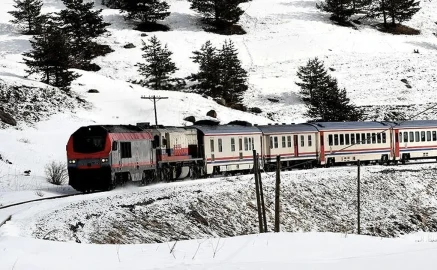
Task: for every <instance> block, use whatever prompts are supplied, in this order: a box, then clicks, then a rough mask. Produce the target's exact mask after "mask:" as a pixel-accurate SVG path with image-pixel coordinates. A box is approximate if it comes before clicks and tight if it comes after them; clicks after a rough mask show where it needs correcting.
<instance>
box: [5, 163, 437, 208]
mask: <svg viewBox="0 0 437 270" xmlns="http://www.w3.org/2000/svg"><path fill="white" fill-rule="evenodd" d="M436 163H437V161H421V160H418V161H412V160H411V161H409V162H408V163H406V164H403V165H401V164H399V165H394V164H391V165H388V166H385V167H387V168H390V167H391V168H393V167H403V166H408V165H423V164H436ZM368 166H374V165H372V164H370V165H366V166H364V167H368ZM335 167H350V166H335ZM298 170H302V169H298ZM303 170H307V169H303ZM282 171H284V172H285V171H288V170H287V169H284V168H283V170H282ZM265 173H267V172H265ZM99 192H103V191H95V192H89V193H76V194H68V195H60V196H53V197H47V198H39V199H33V200H29V201H22V202H18V203H13V204H9V205H3V206H0V210H2V209H6V208H10V207H14V206H18V205H23V204H27V203H32V202H39V201H46V200H55V199H61V198H66V197H73V196H79V195H87V194H93V193H99Z"/></svg>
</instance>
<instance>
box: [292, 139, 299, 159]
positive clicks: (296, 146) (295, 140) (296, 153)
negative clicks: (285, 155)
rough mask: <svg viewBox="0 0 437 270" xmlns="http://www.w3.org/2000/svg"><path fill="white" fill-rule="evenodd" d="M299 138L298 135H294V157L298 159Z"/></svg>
mask: <svg viewBox="0 0 437 270" xmlns="http://www.w3.org/2000/svg"><path fill="white" fill-rule="evenodd" d="M298 139H299V136H298V135H293V143H294V156H295V157H298V156H299V141H298Z"/></svg>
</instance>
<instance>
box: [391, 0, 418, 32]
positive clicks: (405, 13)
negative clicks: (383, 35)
mask: <svg viewBox="0 0 437 270" xmlns="http://www.w3.org/2000/svg"><path fill="white" fill-rule="evenodd" d="M419 3H420V2H416V1H415V0H388V5H387V11H388V15H389V16H390V17H391V19H392V22H391V24H392V25H393V26H394V25H395V24H396V21H397V22H399V23H402V22H404V21H408V20H410V19H411V18H412V17H413V15H414V14H416V13H417V12H418V11H419V10H420V7H419Z"/></svg>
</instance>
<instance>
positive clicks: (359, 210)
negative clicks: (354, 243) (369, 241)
mask: <svg viewBox="0 0 437 270" xmlns="http://www.w3.org/2000/svg"><path fill="white" fill-rule="evenodd" d="M357 167H358V175H357V226H358V228H357V231H358V234H361V187H360V182H361V181H360V177H361V175H360V174H361V172H360V168H361V162H360V160H358V161H357Z"/></svg>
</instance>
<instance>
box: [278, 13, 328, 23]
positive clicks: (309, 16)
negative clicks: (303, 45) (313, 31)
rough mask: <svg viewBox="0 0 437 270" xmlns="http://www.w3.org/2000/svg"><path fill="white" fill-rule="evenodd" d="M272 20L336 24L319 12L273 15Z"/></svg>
mask: <svg viewBox="0 0 437 270" xmlns="http://www.w3.org/2000/svg"><path fill="white" fill-rule="evenodd" d="M271 17H272V18H275V17H276V18H278V21H280V20H298V21H308V22H323V23H329V24H334V23H333V22H332V21H331V20H330V19H329V17H328V16H327V15H324V14H322V13H320V12H319V11H318V10H316V9H315V10H314V12H287V13H285V14H284V13H280V14H273V15H272V16H271Z"/></svg>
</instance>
